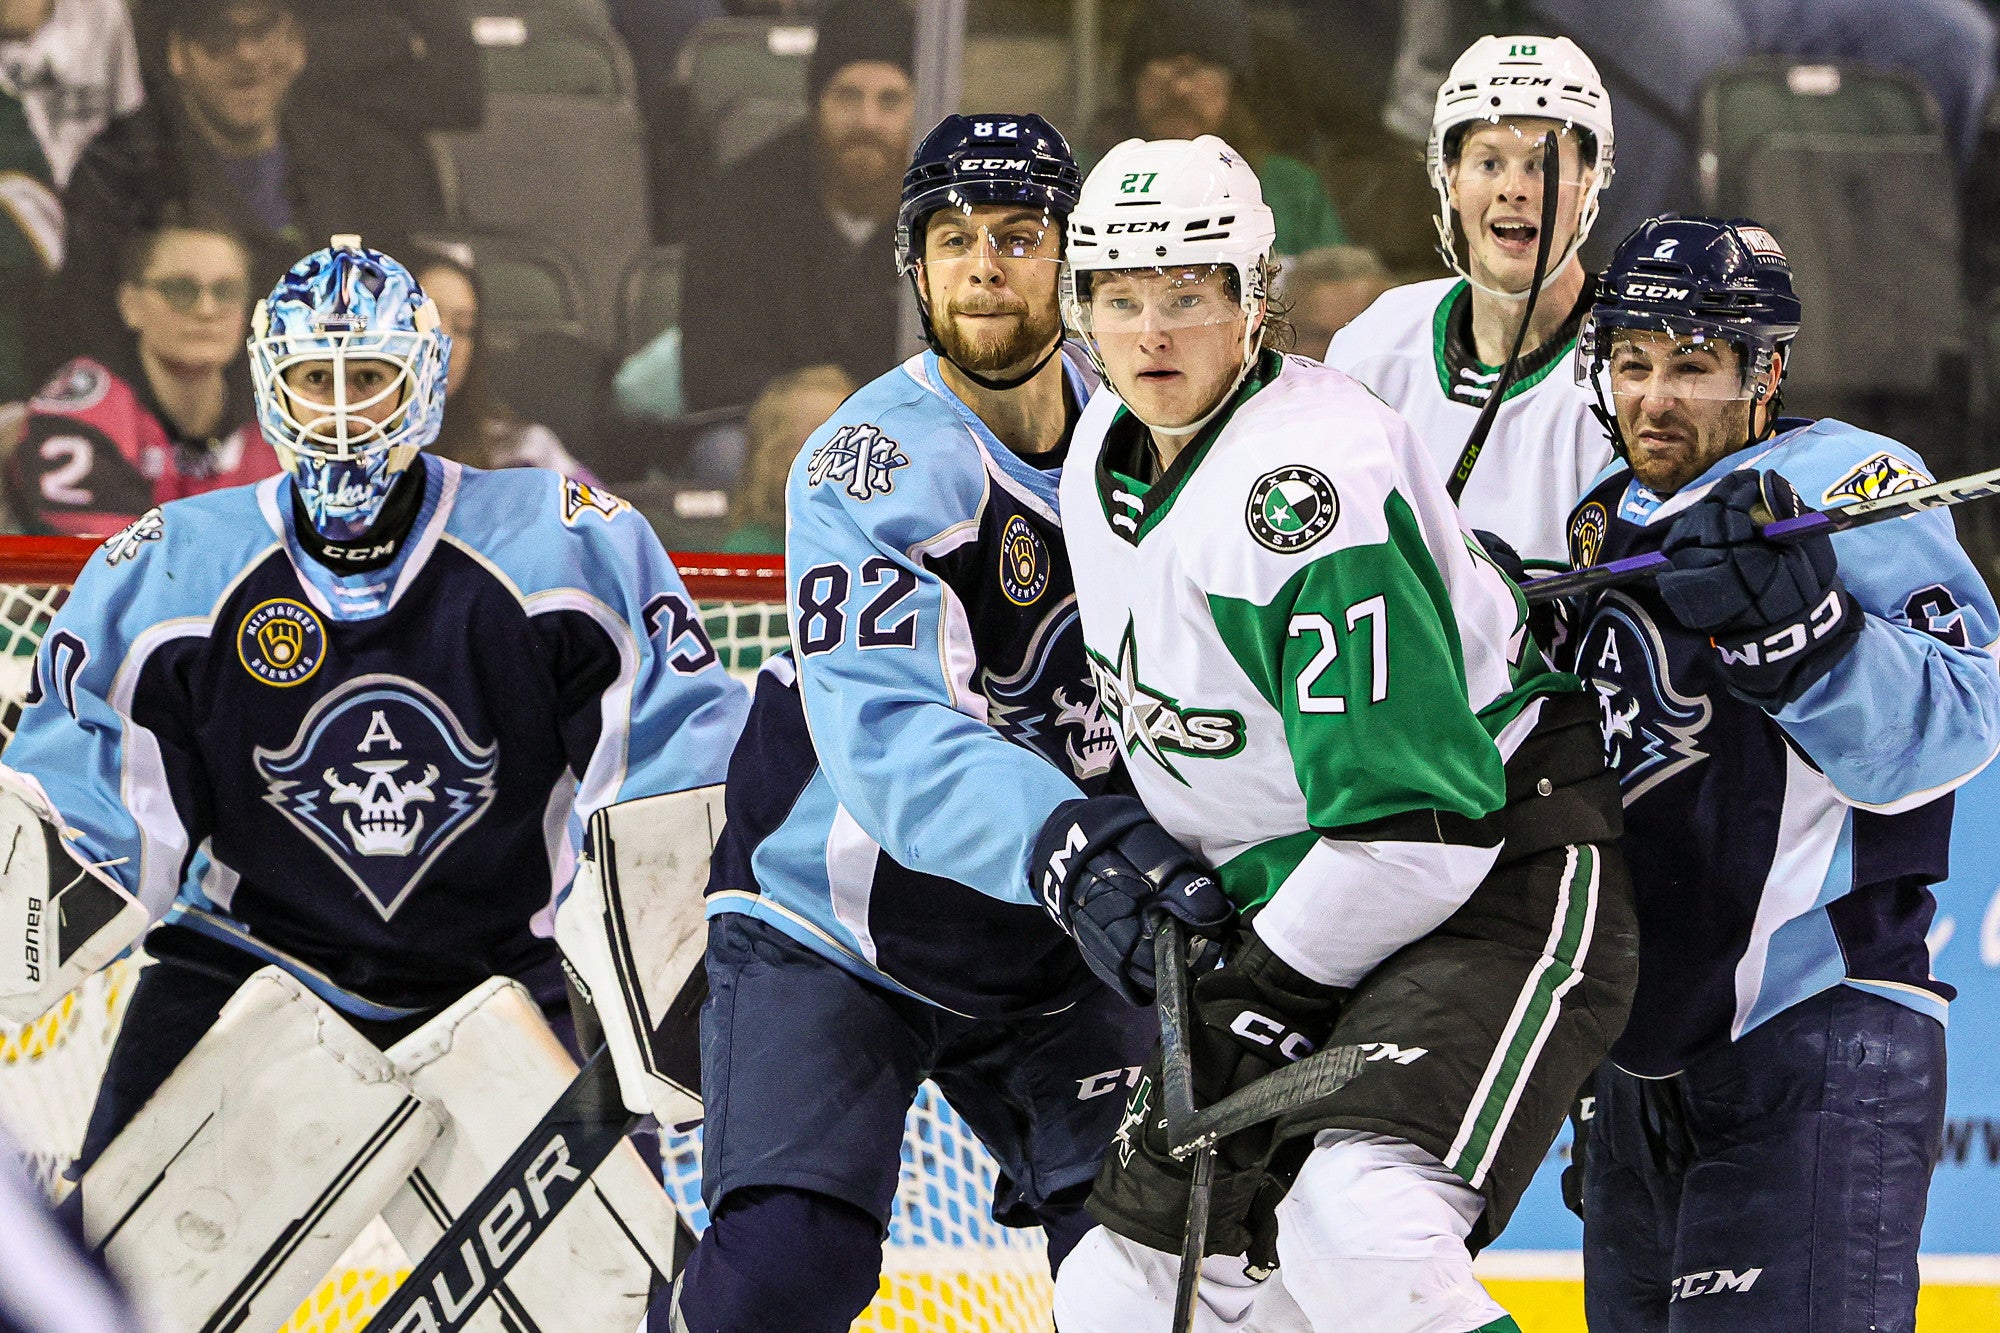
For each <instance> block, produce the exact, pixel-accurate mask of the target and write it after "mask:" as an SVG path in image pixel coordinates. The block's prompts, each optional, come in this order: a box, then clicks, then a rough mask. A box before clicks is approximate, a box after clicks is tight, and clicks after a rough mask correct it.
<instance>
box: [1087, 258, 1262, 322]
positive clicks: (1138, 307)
mask: <svg viewBox="0 0 2000 1333" xmlns="http://www.w3.org/2000/svg"><path fill="white" fill-rule="evenodd" d="M1076 286H1077V293H1076V297H1077V300H1076V318H1077V320H1078V323H1079V328H1078V330H1077V331H1078V332H1079V333H1083V334H1087V335H1089V336H1091V337H1094V338H1106V337H1120V336H1137V335H1141V334H1146V333H1162V332H1164V333H1172V332H1176V331H1179V330H1183V329H1194V328H1200V327H1202V326H1203V325H1209V324H1240V323H1241V322H1242V321H1243V318H1244V315H1243V303H1242V301H1241V300H1240V299H1239V298H1238V296H1237V294H1236V269H1235V267H1234V266H1233V265H1230V264H1196V265H1192V266H1189V267H1182V268H1114V269H1091V270H1086V271H1084V272H1080V273H1078V274H1077V275H1076Z"/></svg>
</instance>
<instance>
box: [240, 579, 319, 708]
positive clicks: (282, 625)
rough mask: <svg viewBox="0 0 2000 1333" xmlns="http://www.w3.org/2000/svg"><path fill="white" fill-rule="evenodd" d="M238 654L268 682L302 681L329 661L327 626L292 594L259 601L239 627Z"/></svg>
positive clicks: (282, 684)
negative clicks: (292, 596)
mask: <svg viewBox="0 0 2000 1333" xmlns="http://www.w3.org/2000/svg"><path fill="white" fill-rule="evenodd" d="M236 656H237V657H238V659H240V660H241V661H242V663H243V669H244V670H245V671H248V672H249V673H250V674H251V675H253V676H255V677H256V678H257V679H258V680H261V681H263V682H264V683H265V684H266V685H275V686H277V687H278V688H279V689H284V688H286V687H288V686H292V685H298V684H302V683H303V682H305V681H308V680H311V679H312V675H313V673H314V672H315V671H318V670H319V664H320V663H321V662H323V661H325V660H326V627H325V626H324V625H322V624H320V623H319V617H318V616H317V615H315V614H313V609H312V608H311V607H309V606H307V605H306V604H305V603H303V602H295V601H293V600H292V599H291V598H289V597H277V598H273V599H272V600H271V601H268V602H259V603H258V604H257V605H255V606H253V607H251V608H250V614H249V615H247V616H245V617H243V623H242V624H241V625H239V626H238V627H237V629H236Z"/></svg>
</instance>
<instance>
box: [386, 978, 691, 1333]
mask: <svg viewBox="0 0 2000 1333" xmlns="http://www.w3.org/2000/svg"><path fill="white" fill-rule="evenodd" d="M388 1057H389V1059H390V1061H391V1062H393V1063H394V1064H395V1065H396V1067H397V1068H398V1069H399V1070H401V1071H403V1073H404V1074H405V1075H406V1076H407V1077H408V1079H409V1080H410V1083H411V1086H413V1087H414V1088H415V1089H416V1090H417V1091H418V1092H419V1093H420V1094H421V1095H423V1096H424V1097H426V1098H428V1099H429V1100H432V1101H434V1102H436V1103H438V1104H439V1105H441V1106H442V1107H443V1108H444V1109H445V1111H446V1112H447V1113H448V1114H449V1116H450V1122H449V1123H448V1124H447V1126H446V1128H445V1131H444V1133H443V1134H442V1135H441V1136H440V1137H439V1139H438V1141H437V1143H436V1144H435V1145H434V1146H433V1147H432V1148H431V1150H430V1152H429V1153H427V1154H426V1155H425V1157H424V1159H423V1161H422V1162H420V1163H419V1164H418V1165H417V1169H416V1170H415V1171H414V1172H413V1173H412V1174H411V1177H410V1180H409V1183H408V1184H407V1185H406V1186H405V1187H404V1188H403V1189H402V1190H400V1191H398V1192H397V1194H396V1197H395V1198H394V1199H392V1200H390V1202H389V1205H388V1207H386V1208H384V1209H383V1211H382V1217H383V1220H384V1221H386V1222H387V1223H388V1224H389V1229H390V1230H391V1231H393V1232H394V1233H395V1235H396V1239H397V1240H398V1241H399V1242H401V1243H402V1246H403V1249H404V1250H405V1252H406V1253H408V1254H409V1256H410V1258H411V1259H412V1260H413V1261H414V1260H417V1259H419V1258H421V1257H422V1256H423V1255H424V1254H425V1253H427V1252H428V1251H429V1249H430V1247H431V1246H432V1245H433V1244H435V1243H436V1241H437V1239H438V1237H439V1236H441V1235H442V1234H443V1233H444V1229H445V1228H446V1227H447V1226H449V1225H450V1224H451V1223H452V1221H453V1220H454V1219H455V1218H457V1216H458V1215H459V1213H460V1212H462V1211H463V1210H464V1209H465V1207H466V1206H467V1205H468V1204H469V1203H470V1202H471V1201H472V1200H473V1198H474V1197H475V1196H477V1195H478V1193H479V1191H480V1188H481V1187H482V1186H484V1185H485V1184H486V1182H487V1181H488V1180H489V1179H490V1178H491V1177H492V1175H493V1172H494V1171H495V1170H497V1169H498V1168H499V1167H500V1165H501V1164H502V1163H504V1162H505V1161H506V1160H507V1158H508V1156H509V1155H510V1154H511V1153H512V1152H513V1151H514V1149H515V1148H516V1147H518V1146H519V1145H520V1142H521V1140H522V1138H523V1137H524V1136H526V1135H527V1134H528V1132H529V1131H530V1130H532V1129H533V1128H534V1127H535V1125H536V1124H537V1122H539V1121H540V1119H541V1117H542V1115H543V1113H545V1112H546V1111H547V1110H548V1109H549V1107H550V1106H551V1105H552V1104H554V1102H555V1100H556V1098H557V1097H558V1096H559V1095H560V1094H561V1093H562V1091H563V1089H564V1088H566V1087H568V1086H569V1084H570V1081H571V1080H572V1079H574V1078H575V1077H576V1072H577V1067H576V1063H575V1061H573V1060H571V1059H570V1057H569V1053H568V1052H567V1051H565V1050H563V1048H562V1045H561V1043H560V1042H558V1041H557V1040H556V1036H555V1033H554V1032H553V1031H551V1030H550V1028H549V1025H548V1023H547V1022H546V1021H545V1020H544V1019H543V1018H542V1014H541V1011H540V1009H539V1008H538V1007H537V1006H536V1004H535V1002H534V1000H533V999H532V998H531V997H530V996H529V994H528V992H527V991H526V989H524V988H523V987H522V986H521V985H520V983H518V982H515V981H510V980H508V979H507V978H505V977H494V978H492V979H490V980H488V981H487V982H485V983H484V984H482V985H480V986H477V987H475V988H473V989H472V990H471V991H469V992H468V993H467V994H466V995H464V996H463V997H461V998H460V999H459V1000H458V1002H457V1003H456V1004H453V1005H452V1006H451V1007H450V1008H449V1009H446V1010H445V1011H444V1012H443V1013H441V1014H439V1015H438V1016H437V1017H435V1018H433V1019H431V1020H430V1022H428V1023H426V1024H425V1025H424V1026H423V1027H421V1028H419V1029H417V1030H416V1031H415V1032H413V1033H411V1034H410V1035H409V1036H407V1037H405V1038H404V1039H403V1040H402V1041H400V1042H398V1043H396V1045H394V1046H392V1047H390V1049H389V1051H388ZM565 1170H568V1168H567V1167H566V1165H565V1164H564V1162H562V1161H561V1160H551V1161H549V1162H547V1163H545V1164H541V1165H540V1167H539V1170H531V1171H529V1173H528V1187H527V1189H526V1191H525V1193H521V1194H510V1195H508V1196H507V1197H506V1199H505V1200H504V1201H503V1202H502V1204H501V1205H500V1207H499V1208H498V1209H497V1210H496V1211H495V1212H494V1213H493V1214H492V1215H491V1216H490V1217H489V1218H488V1219H487V1220H486V1222H485V1223H482V1225H481V1226H480V1229H479V1240H478V1242H477V1243H474V1242H471V1241H468V1242H467V1243H466V1245H465V1247H464V1251H463V1252H462V1258H461V1260H460V1261H459V1263H458V1264H457V1265H456V1266H455V1267H454V1269H452V1270H450V1271H449V1275H448V1276H441V1277H440V1278H439V1283H440V1284H441V1285H442V1287H443V1289H441V1290H439V1291H437V1292H436V1293H435V1295H436V1297H437V1300H438V1302H439V1304H440V1305H441V1306H442V1307H443V1308H444V1309H446V1310H447V1311H451V1310H458V1309H463V1308H464V1307H465V1305H466V1304H467V1303H468V1302H469V1301H471V1300H473V1299H475V1298H477V1297H481V1296H484V1295H486V1294H487V1293H486V1287H487V1285H488V1283H489V1281H490V1278H489V1276H488V1275H489V1273H490V1271H491V1270H492V1268H493V1267H494V1266H495V1265H497V1264H500V1263H504V1262H505V1261H506V1260H507V1259H508V1258H509V1257H511V1256H512V1255H513V1254H514V1252H515V1251H516V1250H518V1249H519V1248H520V1247H521V1246H523V1245H526V1246H528V1247H529V1248H528V1249H527V1250H526V1251H525V1253H522V1254H521V1257H520V1259H519V1262H517V1263H516V1264H515V1265H514V1267H513V1268H512V1270H511V1271H509V1272H508V1273H507V1275H506V1278H505V1280H504V1281H503V1282H502V1283H501V1284H500V1286H499V1288H498V1289H497V1290H495V1291H493V1292H492V1299H491V1300H490V1301H489V1302H488V1303H487V1304H486V1305H485V1306H484V1307H483V1308H482V1309H481V1310H479V1311H478V1312H477V1313H476V1314H475V1315H474V1316H473V1318H472V1321H471V1322H470V1323H469V1324H468V1325H467V1327H468V1328H470V1329H473V1330H478V1333H501V1330H503V1329H509V1328H541V1329H547V1330H556V1329H570V1328H575V1329H629V1328H636V1327H638V1326H639V1324H640V1322H641V1321H642V1320H643V1319H644V1318H645V1315H646V1309H647V1306H648V1304H649V1302H650V1300H651V1296H652V1292H653V1286H654V1282H655V1275H656V1274H657V1275H658V1280H659V1281H660V1282H661V1283H664V1282H665V1281H666V1276H667V1274H669V1273H670V1272H671V1271H672V1266H673V1248H674V1214H673V1205H672V1204H671V1203H670V1202H669V1201H668V1199H667V1196H666V1192H665V1191H664V1190H663V1189H662V1188H661V1186H660V1182H659V1180H658V1179H657V1178H656V1177H655V1176H654V1175H653V1173H652V1172H651V1171H649V1170H648V1169H647V1167H646V1165H645V1163H644V1162H643V1161H641V1160H640V1157H639V1154H638V1152H637V1150H636V1149H634V1148H633V1147H632V1144H631V1142H630V1141H629V1140H628V1141H626V1142H624V1143H621V1144H619V1145H618V1148H617V1149H616V1150H615V1151H614V1152H613V1153H612V1154H611V1156H610V1157H608V1158H606V1159H605V1161H604V1163H603V1165H601V1166H599V1167H598V1168H597V1170H596V1171H595V1172H594V1173H593V1174H592V1176H591V1180H590V1183H591V1189H590V1190H588V1191H586V1192H584V1193H581V1194H579V1195H577V1197H576V1198H575V1199H574V1200H572V1201H571V1203H570V1205H569V1206H568V1207H567V1208H564V1209H563V1210H562V1211H561V1212H559V1213H556V1214H554V1215H553V1217H550V1218H549V1220H548V1222H547V1224H546V1228H545V1229H542V1230H538V1229H537V1228H538V1226H539V1224H541V1223H542V1220H543V1218H544V1217H547V1216H549V1215H548V1212H547V1205H546V1202H545V1201H544V1200H543V1199H542V1198H540V1197H539V1196H538V1195H537V1193H536V1190H535V1184H536V1182H537V1181H538V1180H552V1179H553V1178H554V1176H555V1175H556V1174H557V1173H560V1172H563V1171H565ZM509 1312H512V1313H513V1314H514V1315H515V1316H516V1317H514V1318H512V1319H509V1318H508V1317H507V1316H508V1314H509Z"/></svg>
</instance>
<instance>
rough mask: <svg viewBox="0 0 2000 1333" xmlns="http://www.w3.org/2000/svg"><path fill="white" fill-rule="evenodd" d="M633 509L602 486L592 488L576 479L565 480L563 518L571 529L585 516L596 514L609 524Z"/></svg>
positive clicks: (566, 478)
mask: <svg viewBox="0 0 2000 1333" xmlns="http://www.w3.org/2000/svg"><path fill="white" fill-rule="evenodd" d="M631 507H632V506H631V505H628V504H626V503H625V502H624V501H623V500H621V499H619V498H618V497H617V496H615V495H613V494H612V493H611V492H610V491H607V490H605V489H604V488H603V487H602V486H591V485H588V484H586V483H584V482H581V481H578V480H577V479H576V478H574V477H564V478H563V484H562V517H563V522H564V523H567V524H568V525H569V526H570V527H575V526H576V521H577V520H578V519H580V518H582V517H583V516H584V515H585V514H595V515H597V516H598V517H599V518H601V519H603V520H604V521H605V522H606V523H609V522H610V521H611V520H612V519H614V518H617V517H618V516H619V515H620V514H622V513H624V512H625V511H626V510H628V509H630V508H631Z"/></svg>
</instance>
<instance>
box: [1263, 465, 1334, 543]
mask: <svg viewBox="0 0 2000 1333" xmlns="http://www.w3.org/2000/svg"><path fill="white" fill-rule="evenodd" d="M1243 517H1244V521H1245V522H1246V523H1248V524H1249V525H1250V535H1251V536H1252V537H1255V538H1256V539H1257V543H1258V545H1260V546H1264V547H1267V548H1269V549H1270V550H1273V551H1276V552H1278V553H1279V554H1281V555H1289V554H1291V553H1292V552H1293V551H1302V550H1304V549H1305V548H1306V547H1308V546H1311V545H1312V544H1313V543H1314V542H1316V541H1318V540H1319V539H1320V538H1321V537H1324V536H1325V535H1326V534H1327V533H1328V532H1330V531H1332V530H1333V525H1334V524H1335V523H1338V522H1339V521H1340V497H1339V495H1337V494H1336V493H1335V492H1334V489H1333V483H1332V482H1330V481H1328V480H1327V479H1326V477H1325V475H1324V474H1322V473H1320V472H1319V471H1317V470H1316V469H1313V468H1309V467H1306V466H1304V465H1303V464H1298V463H1294V464H1290V465H1288V466H1286V467H1281V468H1278V469H1277V470H1276V471H1272V472H1266V473H1265V474H1264V475H1263V476H1261V477H1259V478H1257V484H1256V485H1255V486H1252V487H1251V488H1250V503H1249V504H1248V505H1247V506H1246V507H1245V509H1244V514H1243Z"/></svg>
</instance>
